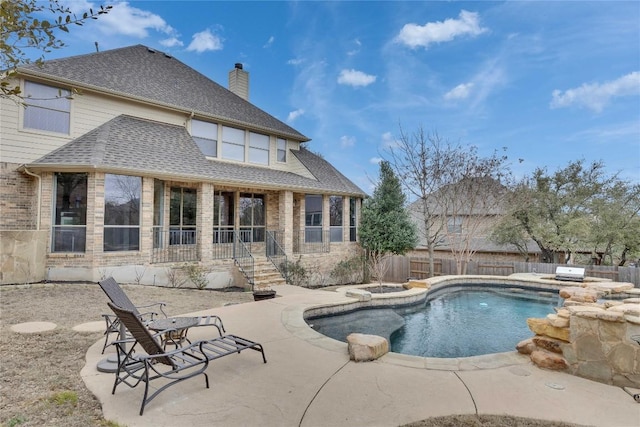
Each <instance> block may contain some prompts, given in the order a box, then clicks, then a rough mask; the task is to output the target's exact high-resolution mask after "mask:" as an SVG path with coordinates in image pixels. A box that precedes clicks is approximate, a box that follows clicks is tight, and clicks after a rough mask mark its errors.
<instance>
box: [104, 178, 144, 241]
mask: <svg viewBox="0 0 640 427" xmlns="http://www.w3.org/2000/svg"><path fill="white" fill-rule="evenodd" d="M141 196H142V178H141V177H139V176H127V175H112V174H106V175H105V177H104V251H105V252H108V251H137V250H139V249H140V198H141Z"/></svg>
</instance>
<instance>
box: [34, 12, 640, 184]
mask: <svg viewBox="0 0 640 427" xmlns="http://www.w3.org/2000/svg"><path fill="white" fill-rule="evenodd" d="M68 3H69V4H71V6H72V8H74V9H76V10H79V11H81V10H86V9H88V8H89V7H93V8H94V9H96V8H97V6H98V5H99V4H100V3H98V2H95V3H89V2H85V1H73V2H68ZM103 4H107V3H103ZM112 4H114V8H113V10H112V11H111V12H110V13H109V14H108V15H105V16H101V17H100V18H99V19H98V20H97V21H92V22H90V23H88V24H87V25H85V26H84V27H82V28H81V27H74V28H71V32H70V34H68V35H66V34H63V35H62V38H63V40H64V41H65V42H66V43H67V45H68V46H67V47H66V48H64V49H62V50H59V51H54V52H52V53H51V54H49V55H48V56H47V58H56V57H60V56H71V55H75V54H82V53H90V52H94V51H95V46H94V42H96V41H97V42H98V43H99V46H100V49H101V50H107V49H112V48H117V47H122V46H128V45H132V44H138V43H140V44H144V45H147V46H150V47H154V48H156V49H159V50H161V51H164V52H167V53H169V54H171V55H172V56H174V57H176V58H177V59H179V60H181V61H182V62H184V63H186V64H187V65H189V66H191V67H193V68H195V69H196V70H198V71H200V72H201V73H203V74H205V75H207V76H208V77H210V78H211V79H213V80H214V81H216V82H218V83H219V84H221V85H223V86H225V87H226V86H227V73H228V71H229V70H230V69H232V67H233V65H234V63H236V62H241V63H243V65H244V69H245V70H247V71H248V72H249V73H250V101H251V102H252V103H254V104H255V105H257V106H258V107H260V108H262V109H263V110H265V111H267V112H268V113H270V114H272V115H273V116H275V117H277V118H278V119H280V120H282V121H284V122H286V123H288V124H289V125H291V126H292V127H294V128H295V129H297V130H298V131H300V132H301V133H303V134H304V135H306V136H308V137H309V138H311V142H310V144H309V148H310V149H311V150H313V151H315V152H318V153H320V154H322V155H323V156H324V158H326V159H327V160H329V161H330V162H331V163H332V164H334V165H335V166H336V167H337V168H338V169H339V170H340V171H341V172H342V173H344V174H345V175H346V176H347V177H348V178H350V179H351V180H353V181H354V182H355V183H356V184H358V185H359V186H360V187H361V188H362V189H364V190H365V191H367V192H369V191H371V189H372V183H371V180H372V179H375V178H376V177H377V172H378V165H377V162H378V161H379V159H380V158H384V157H385V150H386V148H387V147H388V146H389V144H392V143H393V140H394V139H395V138H397V137H398V135H399V133H400V126H401V127H402V129H404V130H405V131H406V132H409V133H410V132H413V131H415V130H417V129H418V128H419V127H422V128H423V129H424V130H425V131H427V132H437V133H438V134H439V135H440V137H442V138H446V139H448V140H450V141H453V142H456V143H460V144H462V145H475V146H477V147H478V149H479V152H480V154H482V155H486V156H489V155H491V154H492V153H493V151H494V150H502V148H503V147H506V148H507V150H506V154H507V156H508V157H509V159H510V163H511V168H512V170H513V172H514V173H515V174H516V175H517V176H522V175H524V174H527V173H530V172H532V171H533V170H534V169H535V168H536V167H546V168H547V169H548V170H549V171H550V172H553V171H555V170H556V169H558V168H561V167H564V166H566V165H567V163H568V162H569V161H570V160H576V159H581V158H583V159H585V160H587V161H589V162H590V161H595V160H602V161H603V162H604V163H605V165H606V167H607V170H608V171H609V172H610V173H616V172H619V173H620V176H621V177H623V178H625V179H629V180H632V181H635V182H640V2H638V1H635V0H634V1H628V2H623V1H552V2H546V1H534V2H526V1H510V2H493V1H474V2H456V1H447V2H438V1H422V2H415V1H410V2H403V1H393V2H386V1H373V2H364V1H354V2H340V1H298V2H276V1H262V2H244V1H235V2H226V1H191V2H189V1H180V2H179V1H129V2H116V3H112Z"/></svg>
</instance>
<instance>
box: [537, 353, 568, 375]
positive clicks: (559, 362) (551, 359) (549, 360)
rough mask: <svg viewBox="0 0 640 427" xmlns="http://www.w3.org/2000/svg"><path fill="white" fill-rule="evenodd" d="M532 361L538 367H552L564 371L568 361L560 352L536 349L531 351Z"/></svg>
mask: <svg viewBox="0 0 640 427" xmlns="http://www.w3.org/2000/svg"><path fill="white" fill-rule="evenodd" d="M530 357H531V361H532V362H533V363H534V364H535V365H536V366H538V367H540V368H544V369H551V370H554V371H562V370H565V369H566V368H567V366H568V365H567V361H566V360H564V357H562V356H561V355H559V354H556V353H551V352H549V351H546V350H536V351H534V352H533V353H531V356H530Z"/></svg>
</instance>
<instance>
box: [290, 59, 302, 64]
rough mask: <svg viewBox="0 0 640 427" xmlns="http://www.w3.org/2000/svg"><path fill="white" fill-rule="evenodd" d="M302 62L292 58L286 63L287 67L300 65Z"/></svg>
mask: <svg viewBox="0 0 640 427" xmlns="http://www.w3.org/2000/svg"><path fill="white" fill-rule="evenodd" d="M303 62H304V59H301V58H293V59H290V60H288V61H287V65H300V64H302V63H303Z"/></svg>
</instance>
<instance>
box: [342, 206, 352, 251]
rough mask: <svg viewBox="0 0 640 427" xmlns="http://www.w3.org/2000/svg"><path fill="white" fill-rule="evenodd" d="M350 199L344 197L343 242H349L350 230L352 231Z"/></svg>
mask: <svg viewBox="0 0 640 427" xmlns="http://www.w3.org/2000/svg"><path fill="white" fill-rule="evenodd" d="M350 200H351V198H350V197H346V196H342V242H343V243H344V242H348V241H349V230H350V222H349V219H350V218H351V211H350V210H349V206H350V205H349V201H350Z"/></svg>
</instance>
